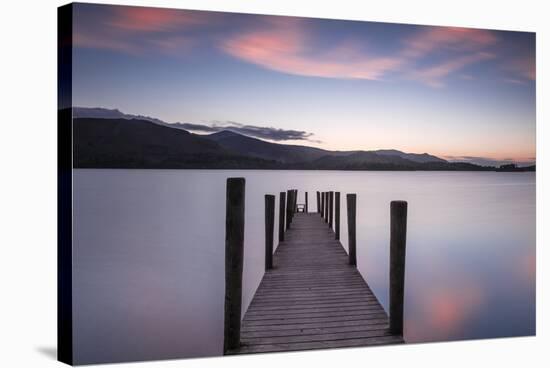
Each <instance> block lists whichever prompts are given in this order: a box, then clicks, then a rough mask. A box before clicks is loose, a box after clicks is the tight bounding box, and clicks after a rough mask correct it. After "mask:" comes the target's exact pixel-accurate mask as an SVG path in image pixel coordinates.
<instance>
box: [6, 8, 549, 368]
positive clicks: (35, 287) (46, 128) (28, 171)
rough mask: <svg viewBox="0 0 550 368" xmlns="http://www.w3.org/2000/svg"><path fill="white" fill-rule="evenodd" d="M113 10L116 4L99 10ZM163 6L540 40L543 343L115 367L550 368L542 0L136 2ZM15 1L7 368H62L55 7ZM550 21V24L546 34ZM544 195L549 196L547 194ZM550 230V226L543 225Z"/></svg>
mask: <svg viewBox="0 0 550 368" xmlns="http://www.w3.org/2000/svg"><path fill="white" fill-rule="evenodd" d="M96 2H100V3H110V2H108V1H100V0H98V1H96ZM113 2H114V3H118V4H133V5H149V6H165V7H175V8H188V9H204V10H221V11H234V12H249V13H268V14H280V15H300V16H310V17H324V18H343V19H358V20H371V21H384V22H400V23H416V24H432V25H448V26H450V25H452V26H465V27H480V28H494V29H506V30H523V31H536V32H537V167H538V172H537V201H538V206H537V240H538V241H537V276H538V277H537V280H538V282H537V301H538V303H537V337H532V338H512V339H498V340H484V341H467V342H452V343H437V344H433V343H431V344H424V345H407V346H399V347H380V348H363V349H343V350H333V351H317V352H308V353H284V354H270V355H257V356H244V357H227V358H209V359H194V360H174V361H160V362H158V361H157V362H148V363H132V364H122V365H120V364H118V365H117V366H120V367H126V366H128V367H130V366H135V367H181V366H184V367H189V368H195V367H200V368H214V367H221V366H223V367H239V368H248V367H255V368H256V367H258V366H261V367H262V368H269V367H280V366H281V365H302V366H304V365H307V366H309V365H316V366H319V367H329V366H335V365H339V366H344V365H345V366H349V367H353V366H371V367H376V366H387V365H389V366H394V365H395V366H397V365H399V364H401V365H412V366H417V365H422V366H423V367H441V366H445V367H465V366H466V367H468V366H473V367H476V366H491V367H499V366H503V367H518V366H519V367H525V366H535V367H538V366H548V364H549V363H550V354H548V353H547V351H548V350H549V349H550V338H549V325H548V321H549V320H550V319H549V317H548V313H550V307H549V303H548V286H546V292H544V290H543V286H544V284H545V281H548V274H549V272H548V269H547V268H546V269H545V268H544V267H550V264H549V260H548V254H549V253H550V252H549V251H548V250H547V249H545V248H547V247H548V245H549V231H548V228H547V227H546V228H545V227H544V223H546V224H548V198H549V194H548V188H549V187H548V184H547V182H548V174H547V170H548V148H545V147H544V143H548V138H549V137H548V130H549V129H548V126H545V124H547V122H548V120H549V112H548V111H549V109H548V102H549V94H548V86H549V85H550V84H549V80H548V75H549V74H548V68H549V67H550V65H549V63H548V60H549V49H550V40H549V37H548V36H549V26H548V24H549V23H550V22H549V20H548V14H549V13H550V12H549V11H548V10H546V9H544V8H545V6H544V5H545V3H546V2H545V1H540V0H539V1H527V0H516V1H505V0H500V1H487V0H485V1H480V0H473V1H470V0H460V1H458V0H453V1H441V0H439V1H437V0H434V1H427V0H409V1H407V0H402V1H397V0H380V1H358V0H356V1H352V0H338V1H327V2H321V1H319V0H317V1H305V0H302V1H299V0H277V1H265V0H264V1H262V0H254V1H252V0H179V1H176V0H172V1H153V0H142V1H138V0H134V1H120V0H119V1H113ZM62 4H64V2H62V1H58V0H51V1H50V0H48V1H46V0H42V1H19V0H7V1H4V2H3V3H2V9H1V12H0V17H1V21H0V27H1V32H0V37H1V43H0V65H1V67H0V73H1V74H0V76H1V78H0V90H1V99H0V101H1V105H0V106H1V115H0V116H1V117H0V122H1V125H0V132H1V135H0V150H1V151H0V160H1V161H0V162H1V166H0V170H1V171H0V172H1V173H2V175H1V179H0V185H1V190H0V199H1V200H0V211H1V212H0V213H1V218H0V236H1V237H2V240H1V242H0V247H1V248H0V249H1V253H0V272H1V275H0V276H1V277H0V366H2V367H53V366H61V363H58V362H56V360H55V354H56V246H57V244H56V236H57V234H56V210H57V209H56V185H57V182H56V180H57V178H56V170H57V169H56V112H57V110H56V109H57V94H56V93H57V80H56V78H57V76H56V63H57V60H56V51H57V48H56V47H57V46H56V42H57V38H56V37H57V36H56V35H57V30H56V7H57V6H59V5H62ZM545 21H546V24H545ZM544 187H546V188H547V189H546V191H544V190H543V188H544ZM547 226H548V225H547Z"/></svg>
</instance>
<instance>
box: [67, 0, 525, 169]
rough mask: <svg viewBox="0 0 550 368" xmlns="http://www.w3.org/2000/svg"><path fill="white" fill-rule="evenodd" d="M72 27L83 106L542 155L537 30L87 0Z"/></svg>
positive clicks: (199, 124)
mask: <svg viewBox="0 0 550 368" xmlns="http://www.w3.org/2000/svg"><path fill="white" fill-rule="evenodd" d="M73 24H74V35H73V37H74V46H75V49H74V54H73V73H74V74H73V104H74V105H75V106H84V107H105V108H118V109H120V110H121V111H123V112H125V113H131V114H141V115H147V116H151V117H156V118H159V119H162V120H164V121H167V122H181V123H187V124H193V126H195V128H196V130H195V132H196V133H206V132H208V131H210V130H212V129H216V128H215V127H231V126H233V127H242V126H249V127H250V128H253V129H254V128H258V129H259V128H260V127H261V128H265V127H268V128H276V129H272V130H271V131H273V132H277V131H278V132H279V134H278V135H276V136H275V135H274V136H273V140H274V141H277V142H279V143H291V144H303V145H309V146H315V147H320V148H326V149H335V150H336V149H337V150H355V149H363V150H371V149H381V148H395V149H399V150H402V151H406V152H416V153H423V152H429V153H431V154H435V155H438V156H440V157H443V158H446V159H451V160H469V161H473V162H478V163H479V162H483V160H484V159H489V160H497V161H503V160H504V161H505V160H514V161H518V162H529V161H534V160H535V35H534V34H533V33H525V32H507V31H491V30H481V29H465V28H450V27H429V26H413V25H401V24H387V23H370V22H356V21H341V20H326V19H309V18H295V17H276V16H261V15H245V14H233V13H216V12H199V11H184V10H169V9H158V8H139V7H122V6H104V5H85V4H77V5H75V13H74V23H73ZM189 126H191V125H189ZM212 127H214V128H212ZM211 128H212V129H211ZM253 129H252V130H253ZM288 131H293V132H291V133H292V134H289V135H285V134H286V133H288ZM262 138H266V137H265V136H264V137H262ZM287 138H288V139H287Z"/></svg>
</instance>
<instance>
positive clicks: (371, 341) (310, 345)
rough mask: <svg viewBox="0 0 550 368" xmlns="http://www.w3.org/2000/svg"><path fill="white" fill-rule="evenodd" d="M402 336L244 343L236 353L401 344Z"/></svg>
mask: <svg viewBox="0 0 550 368" xmlns="http://www.w3.org/2000/svg"><path fill="white" fill-rule="evenodd" d="M401 343H403V338H402V337H400V336H394V335H389V336H381V337H367V338H362V339H361V338H359V339H347V340H332V341H316V342H303V343H288V344H283V343H280V344H273V345H244V346H242V347H241V348H240V350H239V351H238V352H236V353H240V354H243V353H246V354H251V353H273V352H282V351H296V350H313V349H336V348H349V347H359V346H373V345H382V344H383V345H390V344H401Z"/></svg>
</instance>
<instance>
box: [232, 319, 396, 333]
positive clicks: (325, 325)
mask: <svg viewBox="0 0 550 368" xmlns="http://www.w3.org/2000/svg"><path fill="white" fill-rule="evenodd" d="M378 325H386V326H388V325H389V321H388V318H386V317H384V318H371V319H360V320H350V321H333V322H318V323H316V322H311V323H295V324H292V323H291V324H286V325H259V326H243V328H242V333H266V334H269V333H277V332H281V333H286V331H307V330H319V329H331V328H346V327H356V326H357V327H361V328H366V327H368V326H378Z"/></svg>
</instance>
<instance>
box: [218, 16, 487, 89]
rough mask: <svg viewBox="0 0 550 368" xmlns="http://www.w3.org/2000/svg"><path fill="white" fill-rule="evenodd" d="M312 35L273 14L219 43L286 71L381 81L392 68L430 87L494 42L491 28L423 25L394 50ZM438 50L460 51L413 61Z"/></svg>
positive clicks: (234, 52)
mask: <svg viewBox="0 0 550 368" xmlns="http://www.w3.org/2000/svg"><path fill="white" fill-rule="evenodd" d="M311 36H312V35H311V34H309V33H308V32H307V30H306V28H305V27H304V25H303V23H302V22H301V21H300V20H298V19H295V18H277V20H276V21H271V22H270V24H268V26H266V27H264V28H262V29H256V30H252V31H244V32H242V33H240V34H237V35H236V36H233V37H230V38H228V39H226V40H225V41H223V42H222V46H221V48H222V50H224V51H225V52H226V53H228V54H229V55H231V56H233V57H236V58H238V59H241V60H244V61H246V62H249V63H252V64H256V65H259V66H261V67H264V68H266V69H270V70H275V71H279V72H283V73H287V74H293V75H302V76H313V77H326V78H343V79H345V78H349V79H369V80H380V79H383V78H384V77H385V76H387V74H388V73H390V72H397V73H401V74H405V75H406V76H408V77H409V78H410V79H413V80H417V81H420V82H422V83H425V84H427V85H429V86H432V87H441V86H443V82H442V79H443V78H445V77H446V76H447V75H449V74H451V73H453V72H455V71H458V70H460V69H462V68H464V67H465V66H467V65H469V64H472V63H476V62H479V61H482V60H487V59H490V58H493V57H494V56H493V55H492V54H490V53H488V52H485V51H483V49H485V48H487V47H489V46H491V45H492V44H494V43H495V42H497V38H496V37H495V36H494V34H493V33H492V32H490V31H485V30H477V29H466V28H453V27H434V28H429V29H426V30H422V31H420V32H418V33H416V34H414V35H413V36H411V37H408V38H407V39H405V40H404V42H403V48H402V49H401V50H400V51H398V52H397V53H395V54H393V55H380V54H377V53H375V52H373V51H369V50H368V48H367V47H366V46H368V45H365V42H358V41H356V40H355V41H353V40H344V41H342V42H340V43H337V44H335V45H333V46H332V47H330V48H328V49H323V50H321V51H319V50H313V49H312V46H311V45H312V42H311V41H312V40H311ZM441 49H448V50H449V49H450V50H453V51H456V53H458V56H454V58H453V59H451V60H448V61H445V62H442V63H441V64H439V65H436V66H433V67H430V68H426V69H424V70H415V66H414V64H415V63H416V61H417V60H419V59H422V58H424V57H426V56H427V55H428V54H429V53H431V52H435V51H437V50H441Z"/></svg>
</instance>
